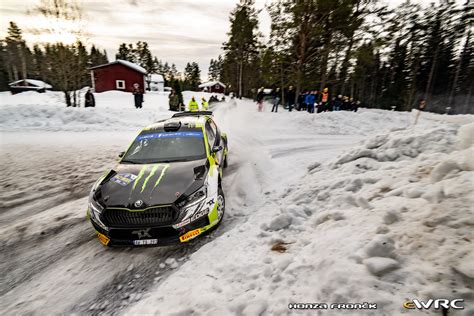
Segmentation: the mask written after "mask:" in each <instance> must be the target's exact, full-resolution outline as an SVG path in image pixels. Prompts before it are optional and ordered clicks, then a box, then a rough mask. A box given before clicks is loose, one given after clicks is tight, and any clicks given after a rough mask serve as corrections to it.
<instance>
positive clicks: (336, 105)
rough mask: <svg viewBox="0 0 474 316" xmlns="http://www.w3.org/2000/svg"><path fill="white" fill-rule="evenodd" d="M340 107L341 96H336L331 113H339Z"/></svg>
mask: <svg viewBox="0 0 474 316" xmlns="http://www.w3.org/2000/svg"><path fill="white" fill-rule="evenodd" d="M341 106H342V95H338V96H337V97H336V98H335V100H334V104H333V111H340V110H341Z"/></svg>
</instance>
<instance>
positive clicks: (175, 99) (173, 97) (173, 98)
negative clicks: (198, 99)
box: [168, 89, 179, 111]
mask: <svg viewBox="0 0 474 316" xmlns="http://www.w3.org/2000/svg"><path fill="white" fill-rule="evenodd" d="M168 99H169V106H170V111H178V109H179V96H178V94H177V93H176V91H174V89H173V90H171V93H170V95H169V96H168Z"/></svg>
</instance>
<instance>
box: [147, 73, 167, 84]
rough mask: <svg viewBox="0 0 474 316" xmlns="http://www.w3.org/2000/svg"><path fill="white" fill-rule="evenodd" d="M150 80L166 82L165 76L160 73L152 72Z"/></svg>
mask: <svg viewBox="0 0 474 316" xmlns="http://www.w3.org/2000/svg"><path fill="white" fill-rule="evenodd" d="M150 81H151V82H165V78H163V76H162V75H159V74H150Z"/></svg>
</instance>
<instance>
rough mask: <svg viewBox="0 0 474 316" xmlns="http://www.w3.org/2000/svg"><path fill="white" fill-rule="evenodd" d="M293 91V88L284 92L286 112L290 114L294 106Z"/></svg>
mask: <svg viewBox="0 0 474 316" xmlns="http://www.w3.org/2000/svg"><path fill="white" fill-rule="evenodd" d="M295 97H296V94H295V90H294V89H293V86H289V87H288V91H287V92H286V102H287V104H288V111H289V112H291V111H293V107H294V106H295Z"/></svg>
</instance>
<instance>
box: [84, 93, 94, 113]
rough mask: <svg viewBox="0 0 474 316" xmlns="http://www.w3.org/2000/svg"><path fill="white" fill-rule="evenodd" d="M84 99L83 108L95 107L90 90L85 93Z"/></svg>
mask: <svg viewBox="0 0 474 316" xmlns="http://www.w3.org/2000/svg"><path fill="white" fill-rule="evenodd" d="M84 98H85V104H84V107H86V108H88V107H95V98H94V94H93V93H92V90H91V89H88V90H87V92H86V95H85V96H84Z"/></svg>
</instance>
